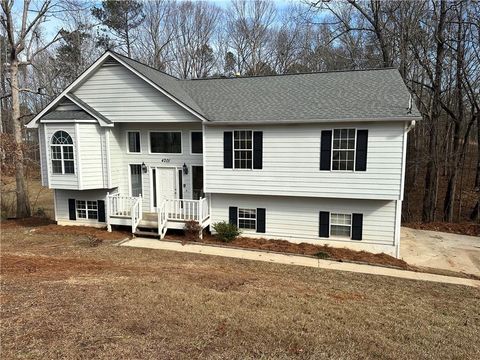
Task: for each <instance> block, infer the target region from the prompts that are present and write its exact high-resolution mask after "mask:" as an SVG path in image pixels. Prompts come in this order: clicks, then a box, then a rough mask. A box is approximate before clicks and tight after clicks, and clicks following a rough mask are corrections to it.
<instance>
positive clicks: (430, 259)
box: [400, 227, 480, 276]
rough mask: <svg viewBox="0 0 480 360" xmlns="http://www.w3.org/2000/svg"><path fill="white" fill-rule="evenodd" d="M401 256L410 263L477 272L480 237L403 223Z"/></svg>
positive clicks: (478, 273)
mask: <svg viewBox="0 0 480 360" xmlns="http://www.w3.org/2000/svg"><path fill="white" fill-rule="evenodd" d="M401 234H402V239H401V241H400V256H401V257H402V259H403V260H405V261H406V262H407V263H409V264H410V265H414V266H425V267H431V268H435V269H445V270H450V271H457V272H463V273H466V274H473V275H477V276H480V237H477V236H467V235H458V234H448V233H444V232H439V231H428V230H416V229H410V228H406V227H402V231H401Z"/></svg>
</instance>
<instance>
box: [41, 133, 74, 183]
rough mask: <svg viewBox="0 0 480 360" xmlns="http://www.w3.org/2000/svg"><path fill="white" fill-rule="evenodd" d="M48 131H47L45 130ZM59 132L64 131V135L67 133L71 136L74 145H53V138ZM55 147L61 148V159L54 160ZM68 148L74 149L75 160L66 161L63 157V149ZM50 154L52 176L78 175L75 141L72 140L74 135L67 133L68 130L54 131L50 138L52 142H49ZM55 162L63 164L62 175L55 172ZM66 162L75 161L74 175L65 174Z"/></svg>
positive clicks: (71, 174)
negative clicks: (53, 148)
mask: <svg viewBox="0 0 480 360" xmlns="http://www.w3.org/2000/svg"><path fill="white" fill-rule="evenodd" d="M45 131H46V129H45ZM59 131H63V132H64V133H66V134H67V135H68V136H70V139H72V143H71V144H54V143H53V137H54V136H55V134H56V133H57V132H59ZM54 146H58V147H60V159H54V158H53V150H52V147H54ZM66 146H71V147H72V155H73V159H65V158H64V157H63V147H66ZM49 153H50V170H51V174H52V175H54V176H55V175H66V176H76V174H77V169H76V158H77V157H76V156H75V140H74V139H73V138H72V135H70V132H68V131H66V130H62V129H56V130H54V132H53V133H52V135H51V136H50V142H49ZM53 161H60V163H61V164H62V172H61V173H57V172H53ZM65 161H73V173H65Z"/></svg>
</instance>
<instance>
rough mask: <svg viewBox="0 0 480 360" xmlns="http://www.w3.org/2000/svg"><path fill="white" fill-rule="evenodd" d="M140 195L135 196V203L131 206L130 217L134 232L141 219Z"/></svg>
mask: <svg viewBox="0 0 480 360" xmlns="http://www.w3.org/2000/svg"><path fill="white" fill-rule="evenodd" d="M142 215H143V213H142V197H141V196H140V197H138V198H136V201H135V203H134V204H133V206H132V210H131V217H132V233H135V231H136V230H137V226H138V224H139V223H140V221H141V220H142Z"/></svg>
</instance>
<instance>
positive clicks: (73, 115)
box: [42, 110, 95, 120]
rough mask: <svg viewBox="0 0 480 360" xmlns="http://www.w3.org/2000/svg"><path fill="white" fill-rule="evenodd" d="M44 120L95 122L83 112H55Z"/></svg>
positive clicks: (44, 117) (47, 115) (51, 112)
mask: <svg viewBox="0 0 480 360" xmlns="http://www.w3.org/2000/svg"><path fill="white" fill-rule="evenodd" d="M42 119H43V120H95V118H94V117H93V116H91V115H90V114H88V113H87V112H85V111H83V110H53V111H50V112H49V113H48V114H46V115H44V116H43V117H42Z"/></svg>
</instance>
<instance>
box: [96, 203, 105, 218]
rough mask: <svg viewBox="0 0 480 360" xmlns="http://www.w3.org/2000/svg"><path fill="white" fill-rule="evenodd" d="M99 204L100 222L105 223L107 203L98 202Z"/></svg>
mask: <svg viewBox="0 0 480 360" xmlns="http://www.w3.org/2000/svg"><path fill="white" fill-rule="evenodd" d="M97 204H98V221H99V222H105V201H104V200H97Z"/></svg>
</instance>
